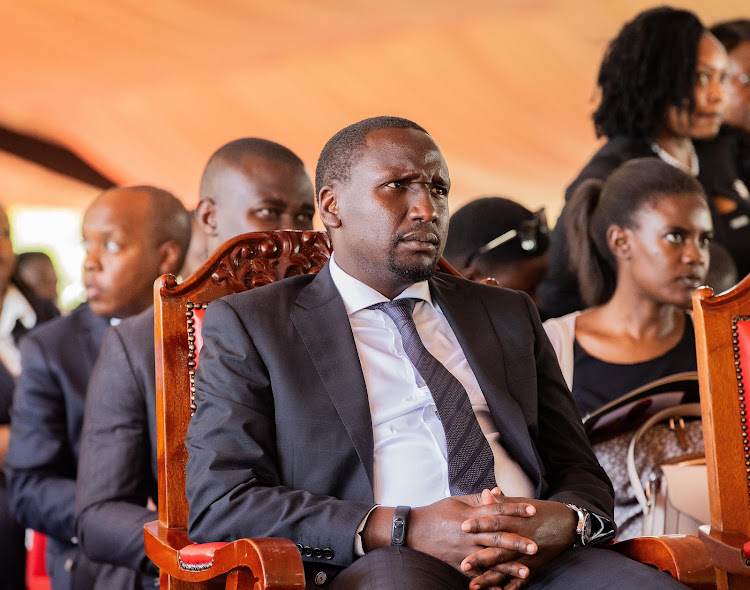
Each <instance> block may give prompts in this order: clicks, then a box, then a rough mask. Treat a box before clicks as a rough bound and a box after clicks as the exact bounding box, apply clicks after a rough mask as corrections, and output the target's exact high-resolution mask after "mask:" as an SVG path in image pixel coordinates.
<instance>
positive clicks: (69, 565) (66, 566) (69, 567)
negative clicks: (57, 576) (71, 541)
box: [63, 557, 75, 572]
mask: <svg viewBox="0 0 750 590" xmlns="http://www.w3.org/2000/svg"><path fill="white" fill-rule="evenodd" d="M74 565H75V561H74V560H73V558H72V557H68V559H66V560H65V562H64V563H63V569H64V570H65V571H66V572H72V571H73V566H74Z"/></svg>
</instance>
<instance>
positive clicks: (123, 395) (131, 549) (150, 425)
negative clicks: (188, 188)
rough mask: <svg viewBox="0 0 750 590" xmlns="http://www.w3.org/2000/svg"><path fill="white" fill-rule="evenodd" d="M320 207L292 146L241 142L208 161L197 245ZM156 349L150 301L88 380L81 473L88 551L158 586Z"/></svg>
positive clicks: (307, 217)
mask: <svg viewBox="0 0 750 590" xmlns="http://www.w3.org/2000/svg"><path fill="white" fill-rule="evenodd" d="M314 211H315V200H314V194H313V186H312V181H311V180H310V176H309V175H308V173H307V169H306V168H305V166H304V164H303V163H302V160H300V159H299V158H298V157H297V155H296V154H294V152H292V151H291V150H289V149H288V148H286V147H284V146H282V145H279V144H278V143H274V142H272V141H269V140H267V139H260V138H252V137H250V138H242V139H238V140H235V141H232V142H230V143H228V144H226V145H224V146H222V147H221V148H219V150H217V151H216V152H215V153H214V154H213V155H212V156H211V158H210V159H209V161H208V163H207V164H206V168H205V170H204V172H203V178H202V180H201V192H200V203H199V204H198V207H197V209H196V215H195V218H196V220H197V225H198V228H199V231H200V232H201V233H202V236H198V237H197V238H198V242H195V241H194V242H193V243H202V244H205V246H204V248H205V250H204V253H205V256H209V255H210V254H211V253H213V252H214V251H215V250H216V249H217V248H218V247H219V246H221V245H222V244H223V243H224V242H225V241H227V240H229V239H230V238H233V237H235V236H237V235H239V234H244V233H247V232H252V231H262V230H274V229H296V230H310V229H312V216H313V213H314ZM195 265H197V266H200V262H199V261H198V260H197V259H196V260H195V262H194V266H195ZM194 271H195V268H193V269H191V270H190V271H189V272H194ZM154 349H155V347H154V308H153V306H150V307H149V308H148V309H146V310H145V311H144V312H142V313H141V314H139V315H138V316H136V317H133V318H131V319H128V320H126V321H124V322H122V323H121V324H120V325H118V326H116V327H114V328H113V329H112V330H110V332H109V334H107V336H106V337H105V339H104V343H103V345H102V350H101V353H100V355H99V360H98V361H97V363H96V367H95V368H94V370H93V373H92V375H91V380H90V381H89V388H88V393H87V400H86V417H85V422H84V427H83V436H82V441H81V453H80V461H79V469H78V491H77V503H78V505H77V512H78V519H77V530H78V537H79V539H80V543H81V548H82V549H83V551H84V552H86V554H87V555H88V556H89V557H90V558H91V559H95V560H97V561H103V562H106V563H111V564H115V565H121V566H125V567H127V568H129V569H130V570H131V571H133V572H134V573H136V574H137V577H138V580H137V583H138V584H139V586H135V587H136V588H139V587H144V588H150V587H154V586H155V585H158V578H157V576H158V570H157V569H156V567H155V566H154V564H153V563H151V562H150V561H149V560H148V558H147V557H146V552H145V549H144V546H143V525H144V523H146V522H149V521H151V520H154V519H155V518H156V512H154V510H153V508H151V507H150V501H151V500H153V501H156V500H157V495H158V494H157V468H156V375H155V372H154V362H155V352H154ZM102 473H106V474H107V475H106V476H102V475H101V474H102ZM121 588H122V590H128V588H130V586H128V587H124V586H123V587H121Z"/></svg>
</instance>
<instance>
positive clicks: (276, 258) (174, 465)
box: [154, 231, 331, 529]
mask: <svg viewBox="0 0 750 590" xmlns="http://www.w3.org/2000/svg"><path fill="white" fill-rule="evenodd" d="M330 253H331V244H330V242H329V240H328V236H327V235H326V234H325V233H324V232H314V231H309V232H298V231H275V232H257V233H249V234H244V235H241V236H237V237H236V238H233V239H232V240H229V241H228V242H226V243H225V244H223V245H222V246H221V247H220V248H219V249H218V250H217V251H216V252H215V253H214V254H213V255H212V256H211V258H210V259H209V260H208V261H206V263H205V264H203V265H202V266H201V267H200V268H199V269H198V270H197V271H196V272H195V273H194V274H193V275H191V276H190V277H188V278H187V279H186V280H185V281H184V282H183V283H180V284H177V281H176V279H175V277H174V276H172V275H164V276H162V277H160V278H159V279H158V280H157V281H156V283H155V284H154V305H155V308H154V316H155V318H154V324H155V334H154V337H155V344H156V396H157V399H156V422H157V429H158V430H157V463H158V478H159V520H160V521H161V523H162V524H163V525H165V526H167V527H168V528H177V529H185V528H187V520H188V504H187V499H186V497H185V463H186V462H187V451H186V450H185V445H184V440H185V435H186V433H187V427H188V423H189V422H190V416H191V415H192V413H193V408H194V405H193V399H192V398H193V393H194V391H195V387H194V376H195V368H196V366H197V364H198V352H199V351H200V347H201V344H202V340H201V333H200V326H201V322H202V319H203V313H204V312H205V309H206V307H207V306H208V304H209V303H210V302H211V301H213V300H214V299H218V298H219V297H223V296H225V295H230V294H232V293H239V292H241V291H246V290H248V289H254V288H255V287H260V286H262V285H267V284H269V283H272V282H274V281H277V280H279V279H282V278H286V277H290V276H295V275H301V274H308V273H316V272H318V271H319V270H320V269H321V268H322V267H323V265H325V263H326V261H327V260H328V258H329V256H330Z"/></svg>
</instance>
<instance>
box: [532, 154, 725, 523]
mask: <svg viewBox="0 0 750 590" xmlns="http://www.w3.org/2000/svg"><path fill="white" fill-rule="evenodd" d="M568 207H569V209H568V216H567V218H566V220H565V221H566V224H567V230H568V235H569V236H570V250H571V260H572V261H574V262H575V264H574V269H575V272H576V274H577V277H578V279H579V282H580V284H581V286H582V295H583V299H584V302H585V303H586V305H588V306H590V307H589V309H587V310H585V311H583V312H573V313H571V314H568V315H567V316H564V317H562V318H556V319H553V320H547V322H545V324H544V327H545V329H546V330H547V333H548V335H549V336H550V340H551V341H552V344H553V346H554V347H555V351H556V353H557V356H558V360H559V361H560V366H561V368H562V369H563V374H564V375H565V378H566V381H567V382H568V385H569V387H570V388H571V391H572V392H573V397H574V398H575V400H576V403H577V404H578V405H579V410H580V411H581V415H585V414H587V413H589V412H591V411H593V410H596V409H598V408H599V407H601V406H602V405H604V404H606V403H608V402H611V401H613V400H615V399H617V398H619V397H621V396H622V395H624V394H625V393H628V392H629V391H631V390H633V389H635V388H637V387H640V386H642V385H645V384H647V383H649V382H651V381H653V380H655V379H658V378H661V377H666V376H669V375H671V374H674V373H680V372H683V371H695V370H696V358H695V337H694V334H693V325H692V322H691V321H690V317H689V316H688V314H687V313H686V311H687V310H688V309H689V308H690V307H691V298H692V294H693V291H694V290H695V289H696V288H697V287H698V286H700V285H702V284H703V282H704V280H705V277H706V272H707V271H708V264H709V243H710V241H711V239H712V237H713V229H712V222H711V213H710V211H709V208H708V204H707V202H706V197H705V194H704V192H703V188H702V187H701V185H700V183H699V182H698V181H697V180H696V179H695V178H694V177H693V176H691V175H689V174H687V173H686V172H683V171H682V170H680V169H679V168H677V167H675V166H671V165H669V164H667V163H665V162H662V161H661V160H660V159H658V158H637V159H634V160H630V161H629V162H626V163H625V164H623V165H622V166H621V167H620V168H618V169H617V170H616V171H615V172H613V173H612V174H611V175H610V176H609V178H608V179H607V181H606V182H604V183H603V182H602V181H600V180H594V179H589V180H587V181H585V182H584V183H582V184H581V186H580V187H579V188H578V190H577V191H576V192H575V194H574V195H573V197H572V199H571V200H570V203H569V205H568ZM698 438H700V436H698ZM625 440H626V439H623V441H625ZM618 448H619V447H618ZM595 449H596V447H595ZM597 456H599V453H597ZM607 458H608V457H604V458H603V457H600V461H602V463H603V466H604V467H605V469H607V467H608V466H607V465H606V464H605V461H603V459H607ZM664 458H666V457H664ZM612 467H613V469H612V470H609V469H607V471H608V475H609V476H610V478H611V479H612V480H613V483H614V484H615V518H616V519H618V520H617V522H618V525H619V526H620V527H622V526H623V525H631V524H633V525H635V526H634V527H633V528H628V529H626V530H621V531H620V533H619V534H620V535H622V534H626V535H629V536H634V535H637V534H639V532H640V531H639V530H638V526H639V523H640V519H639V518H638V514H639V513H640V508H639V507H638V505H637V503H636V502H635V500H634V499H633V497H632V494H626V493H625V492H624V490H625V488H626V487H627V476H626V475H624V473H623V472H624V469H625V465H624V464H616V463H615V464H614V465H612ZM618 482H624V483H622V485H618ZM623 509H624V510H625V513H623ZM620 538H622V537H620Z"/></svg>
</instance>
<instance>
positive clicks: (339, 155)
mask: <svg viewBox="0 0 750 590" xmlns="http://www.w3.org/2000/svg"><path fill="white" fill-rule="evenodd" d="M378 129H415V130H417V131H421V132H422V133H425V134H426V135H429V133H427V131H425V129H424V128H423V127H421V126H419V125H417V124H416V123H415V122H414V121H410V120H409V119H403V118H401V117H390V116H380V117H371V118H369V119H364V120H362V121H359V122H358V123H354V124H352V125H349V126H348V127H344V128H343V129H342V130H341V131H339V132H337V133H336V134H335V135H334V136H333V137H331V139H329V140H328V142H327V143H326V144H325V146H323V151H321V152H320V156H319V157H318V165H317V166H316V168H315V200H316V201H317V199H318V195H319V194H320V190H321V189H322V188H323V187H324V186H326V185H328V184H331V183H332V182H334V181H340V182H346V181H348V180H349V172H350V171H351V168H352V165H353V164H354V163H355V162H356V161H357V160H358V159H359V157H360V156H361V155H362V147H363V146H364V145H365V140H366V138H367V134H368V133H370V132H371V131H376V130H378Z"/></svg>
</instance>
